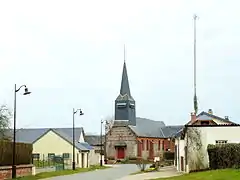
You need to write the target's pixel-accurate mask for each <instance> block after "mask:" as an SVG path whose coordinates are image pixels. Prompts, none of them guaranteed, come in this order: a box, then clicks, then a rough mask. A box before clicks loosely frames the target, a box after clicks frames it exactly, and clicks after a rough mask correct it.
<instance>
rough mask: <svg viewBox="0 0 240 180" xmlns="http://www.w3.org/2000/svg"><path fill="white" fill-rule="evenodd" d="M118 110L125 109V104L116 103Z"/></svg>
mask: <svg viewBox="0 0 240 180" xmlns="http://www.w3.org/2000/svg"><path fill="white" fill-rule="evenodd" d="M117 107H118V108H125V107H127V103H117Z"/></svg>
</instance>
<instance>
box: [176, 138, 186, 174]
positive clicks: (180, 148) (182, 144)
mask: <svg viewBox="0 0 240 180" xmlns="http://www.w3.org/2000/svg"><path fill="white" fill-rule="evenodd" d="M175 145H176V146H177V152H175V153H176V154H175V155H176V156H177V162H175V163H176V167H177V170H178V171H182V167H181V157H183V171H186V169H185V150H184V147H185V141H184V140H181V139H180V137H179V138H176V139H175Z"/></svg>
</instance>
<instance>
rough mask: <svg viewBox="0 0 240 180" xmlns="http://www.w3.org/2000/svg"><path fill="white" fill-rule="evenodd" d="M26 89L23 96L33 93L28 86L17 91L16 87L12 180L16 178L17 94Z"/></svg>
mask: <svg viewBox="0 0 240 180" xmlns="http://www.w3.org/2000/svg"><path fill="white" fill-rule="evenodd" d="M22 87H24V93H23V95H28V94H30V93H31V92H29V91H28V88H27V86H26V85H22V86H20V87H19V88H18V89H17V85H16V84H15V86H14V119H13V149H12V179H14V178H16V175H17V173H16V104H17V103H16V102H17V96H16V95H17V92H18V91H19V90H20V89H21V88H22Z"/></svg>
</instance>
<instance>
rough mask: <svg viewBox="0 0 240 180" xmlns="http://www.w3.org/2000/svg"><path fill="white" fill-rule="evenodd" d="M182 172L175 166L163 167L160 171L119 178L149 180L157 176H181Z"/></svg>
mask: <svg viewBox="0 0 240 180" xmlns="http://www.w3.org/2000/svg"><path fill="white" fill-rule="evenodd" d="M180 175H182V173H179V172H177V170H176V168H175V167H174V166H167V167H162V168H161V169H160V171H158V172H150V173H143V174H136V175H128V176H125V177H122V178H119V179H117V180H148V179H156V178H166V177H173V176H180Z"/></svg>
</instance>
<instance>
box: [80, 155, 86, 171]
mask: <svg viewBox="0 0 240 180" xmlns="http://www.w3.org/2000/svg"><path fill="white" fill-rule="evenodd" d="M81 154H82V168H84V166H85V164H84V153H81Z"/></svg>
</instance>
